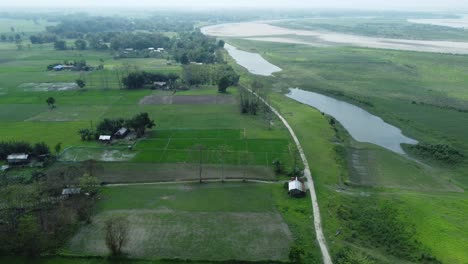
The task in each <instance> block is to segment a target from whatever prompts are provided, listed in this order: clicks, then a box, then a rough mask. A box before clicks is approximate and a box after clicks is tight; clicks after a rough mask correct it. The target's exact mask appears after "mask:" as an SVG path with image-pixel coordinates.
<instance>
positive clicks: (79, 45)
mask: <svg viewBox="0 0 468 264" xmlns="http://www.w3.org/2000/svg"><path fill="white" fill-rule="evenodd" d="M75 47H76V49H77V50H85V49H86V48H87V47H88V42H86V40H84V39H77V40H76V41H75Z"/></svg>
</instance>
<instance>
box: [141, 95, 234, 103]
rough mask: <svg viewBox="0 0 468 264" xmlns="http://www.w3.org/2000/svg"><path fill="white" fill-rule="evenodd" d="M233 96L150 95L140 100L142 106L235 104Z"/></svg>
mask: <svg viewBox="0 0 468 264" xmlns="http://www.w3.org/2000/svg"><path fill="white" fill-rule="evenodd" d="M235 103H236V98H235V97H234V96H231V95H177V96H172V95H155V94H153V95H148V96H145V97H144V98H143V99H141V100H140V102H139V104H141V105H153V104H188V105H191V104H235Z"/></svg>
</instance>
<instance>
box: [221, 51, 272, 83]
mask: <svg viewBox="0 0 468 264" xmlns="http://www.w3.org/2000/svg"><path fill="white" fill-rule="evenodd" d="M224 48H225V49H226V50H227V51H228V52H229V54H230V55H231V57H233V58H234V60H235V61H236V62H237V64H239V65H240V66H242V67H244V68H246V69H247V70H248V71H249V72H250V73H253V74H256V75H262V76H270V75H271V74H273V73H275V72H279V71H281V69H280V68H279V67H277V66H276V65H273V64H271V63H270V62H268V61H267V60H265V59H264V58H263V57H262V56H260V55H259V54H257V53H253V52H247V51H243V50H239V49H237V48H236V47H234V46H232V45H229V44H227V43H226V44H225V45H224Z"/></svg>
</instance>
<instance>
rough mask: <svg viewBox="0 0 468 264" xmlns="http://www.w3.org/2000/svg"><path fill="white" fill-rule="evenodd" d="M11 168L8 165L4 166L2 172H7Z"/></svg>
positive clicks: (0, 169) (0, 168)
mask: <svg viewBox="0 0 468 264" xmlns="http://www.w3.org/2000/svg"><path fill="white" fill-rule="evenodd" d="M9 168H10V166H8V165H2V166H1V167H0V171H7V170H8V169H9Z"/></svg>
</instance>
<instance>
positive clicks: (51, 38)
mask: <svg viewBox="0 0 468 264" xmlns="http://www.w3.org/2000/svg"><path fill="white" fill-rule="evenodd" d="M29 40H31V44H44V43H53V42H55V41H57V35H55V34H50V33H41V34H37V35H31V36H29Z"/></svg>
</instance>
